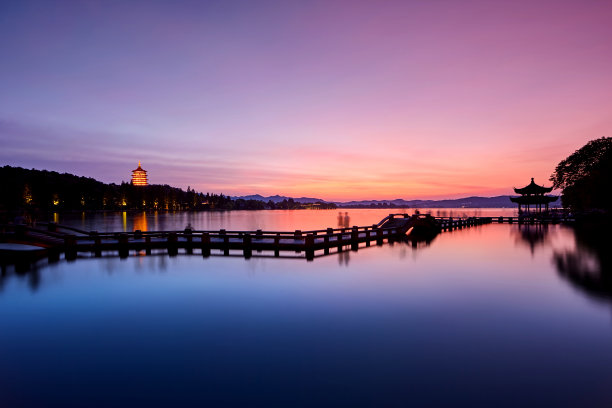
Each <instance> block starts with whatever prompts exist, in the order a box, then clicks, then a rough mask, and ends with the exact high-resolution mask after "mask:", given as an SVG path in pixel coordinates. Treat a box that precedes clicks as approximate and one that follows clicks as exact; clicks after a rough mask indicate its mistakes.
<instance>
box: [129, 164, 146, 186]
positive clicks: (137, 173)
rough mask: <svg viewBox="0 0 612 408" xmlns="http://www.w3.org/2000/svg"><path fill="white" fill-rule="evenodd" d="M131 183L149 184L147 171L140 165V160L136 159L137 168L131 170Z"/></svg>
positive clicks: (138, 184) (137, 184)
mask: <svg viewBox="0 0 612 408" xmlns="http://www.w3.org/2000/svg"><path fill="white" fill-rule="evenodd" d="M132 184H133V185H135V186H146V185H148V184H149V182H148V181H147V171H146V170H145V169H143V168H142V167H140V160H139V161H138V168H137V169H136V170H132Z"/></svg>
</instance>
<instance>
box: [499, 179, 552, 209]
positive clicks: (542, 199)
mask: <svg viewBox="0 0 612 408" xmlns="http://www.w3.org/2000/svg"><path fill="white" fill-rule="evenodd" d="M552 190H553V188H552V187H543V186H539V185H537V184H536V183H535V182H534V181H533V177H532V178H531V183H529V184H528V185H527V186H525V187H523V188H516V187H515V188H514V192H515V193H517V194H520V195H521V196H520V197H510V200H511V201H512V202H514V203H517V204H518V210H519V214H522V213H523V212H527V213H531V212H533V213H541V212H542V206H544V208H545V211H546V212H548V204H550V203H552V202H553V201H556V200H557V198H558V197H556V196H550V195H545V194H546V193H550V192H551V191H552ZM521 206H523V208H521ZM531 206H533V211H532V209H531Z"/></svg>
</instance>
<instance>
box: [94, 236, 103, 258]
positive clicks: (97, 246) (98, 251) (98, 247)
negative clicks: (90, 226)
mask: <svg viewBox="0 0 612 408" xmlns="http://www.w3.org/2000/svg"><path fill="white" fill-rule="evenodd" d="M94 256H95V257H96V258H100V257H101V256H102V239H101V238H100V236H99V235H98V233H96V236H95V237H94Z"/></svg>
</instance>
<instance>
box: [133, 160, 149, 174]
mask: <svg viewBox="0 0 612 408" xmlns="http://www.w3.org/2000/svg"><path fill="white" fill-rule="evenodd" d="M136 171H144V172H145V173H146V172H147V171H146V170H145V169H143V168H142V167H140V161H138V168H137V169H136V170H132V173H134V172H136Z"/></svg>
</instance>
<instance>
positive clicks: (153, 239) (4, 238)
mask: <svg viewBox="0 0 612 408" xmlns="http://www.w3.org/2000/svg"><path fill="white" fill-rule="evenodd" d="M493 220H496V221H497V222H509V223H512V222H519V219H518V218H517V217H496V218H492V217H469V218H448V217H432V216H430V215H418V214H415V215H412V216H410V215H408V214H390V215H389V216H387V217H385V218H383V219H382V220H381V221H380V222H379V223H378V224H373V225H371V226H363V227H358V226H354V227H352V228H327V229H322V230H312V231H300V230H296V231H292V232H287V231H262V230H257V231H226V230H223V229H221V230H216V231H198V230H192V229H185V230H183V231H140V230H136V231H134V232H129V233H128V232H109V233H100V232H96V231H83V230H80V229H77V228H72V227H67V226H61V225H57V224H54V223H41V224H39V225H42V226H43V227H45V228H44V229H41V228H32V227H27V226H24V225H4V226H2V227H1V228H2V230H1V231H0V242H4V243H5V244H0V260H2V261H3V263H5V262H6V261H9V262H10V261H12V259H11V258H13V259H15V260H19V259H27V258H32V257H36V256H47V255H48V256H49V259H50V260H58V259H59V257H60V255H61V254H62V253H64V254H65V257H66V259H68V260H70V259H75V258H76V257H77V254H78V253H79V252H81V253H89V254H93V255H94V256H96V257H99V256H102V253H106V254H108V253H109V252H112V253H118V254H119V256H120V257H127V256H128V255H129V253H130V251H144V252H145V253H146V254H151V252H152V251H153V250H155V251H158V250H164V251H167V252H168V253H169V254H170V255H175V254H177V253H178V250H179V249H185V250H186V252H187V253H193V252H194V250H198V251H201V253H202V255H203V256H204V257H207V256H210V253H211V250H221V251H223V254H224V255H229V254H230V251H236V250H238V251H242V252H243V254H244V256H245V257H246V258H249V257H251V256H252V253H253V251H254V250H255V251H257V252H260V251H271V252H273V253H274V256H280V252H298V253H300V252H304V253H305V255H306V259H308V260H311V259H313V258H314V256H315V252H316V251H323V254H329V253H330V250H331V249H335V250H336V251H337V252H341V251H343V250H344V248H345V247H348V246H350V247H351V249H352V250H358V248H359V245H360V244H364V245H365V246H370V245H371V243H372V242H376V244H377V245H382V244H383V242H384V241H385V240H387V241H388V242H389V241H393V240H396V239H399V238H400V237H402V236H405V235H406V234H412V235H416V236H417V237H418V236H419V235H423V236H427V237H431V236H435V235H436V234H437V233H438V232H440V231H448V230H453V229H461V228H467V227H471V226H475V225H480V224H486V223H491V222H493ZM531 222H535V220H531ZM540 222H541V220H540ZM6 243H13V244H15V243H17V244H24V245H29V246H32V247H25V246H23V248H21V249H23V250H21V251H19V250H17V249H19V248H17V249H16V248H15V247H14V246H13V247H11V246H10V244H6ZM3 245H4V247H3Z"/></svg>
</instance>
